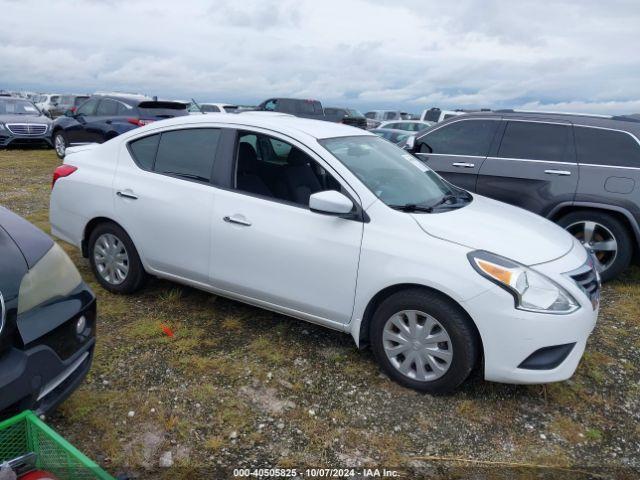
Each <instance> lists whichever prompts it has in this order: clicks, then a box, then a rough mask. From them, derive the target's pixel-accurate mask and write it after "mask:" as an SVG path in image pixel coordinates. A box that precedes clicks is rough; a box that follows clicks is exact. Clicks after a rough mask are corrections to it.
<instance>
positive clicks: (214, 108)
mask: <svg viewBox="0 0 640 480" xmlns="http://www.w3.org/2000/svg"><path fill="white" fill-rule="evenodd" d="M188 110H189V113H190V114H191V115H198V114H202V113H237V112H238V106H237V105H231V104H230V103H198V104H196V103H191V104H190V105H189V108H188Z"/></svg>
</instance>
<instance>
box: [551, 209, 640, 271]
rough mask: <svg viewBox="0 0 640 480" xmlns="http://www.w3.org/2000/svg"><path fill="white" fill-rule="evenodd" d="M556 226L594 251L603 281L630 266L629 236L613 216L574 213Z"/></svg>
mask: <svg viewBox="0 0 640 480" xmlns="http://www.w3.org/2000/svg"><path fill="white" fill-rule="evenodd" d="M558 224H559V225H560V226H562V227H563V228H565V229H566V230H567V231H568V232H569V233H571V234H572V235H573V236H574V237H576V238H577V239H578V240H580V242H582V244H583V245H584V246H585V247H586V248H588V249H590V250H592V251H593V254H594V257H595V260H596V267H597V268H598V271H599V272H600V276H601V277H602V281H608V280H611V279H613V278H615V277H616V276H618V275H619V274H620V273H622V271H623V270H624V269H625V268H627V267H628V266H629V264H630V263H631V257H632V255H633V247H632V243H631V236H630V235H629V232H628V231H627V229H626V228H625V226H624V225H623V224H622V223H621V222H620V221H619V220H618V219H617V218H615V217H613V216H612V215H608V214H606V213H603V212H595V211H594V212H590V211H577V212H571V213H569V214H568V215H565V216H564V217H562V218H561V219H560V220H558Z"/></svg>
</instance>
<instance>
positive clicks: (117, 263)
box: [89, 223, 147, 293]
mask: <svg viewBox="0 0 640 480" xmlns="http://www.w3.org/2000/svg"><path fill="white" fill-rule="evenodd" d="M89 263H90V264H91V269H92V270H93V274H94V275H95V276H96V279H97V280H98V282H100V285H102V286H103V287H104V288H105V289H106V290H108V291H110V292H113V293H133V292H135V291H136V290H139V289H140V288H141V287H142V285H144V282H145V281H146V279H147V273H146V272H145V271H144V267H143V266H142V262H141V261H140V257H139V255H138V251H137V250H136V247H135V246H134V245H133V242H132V241H131V238H129V235H127V233H126V232H125V231H124V230H123V229H122V228H121V227H120V226H118V225H116V224H115V223H103V224H100V225H98V226H97V227H96V228H95V229H94V230H93V231H92V232H91V235H90V236H89Z"/></svg>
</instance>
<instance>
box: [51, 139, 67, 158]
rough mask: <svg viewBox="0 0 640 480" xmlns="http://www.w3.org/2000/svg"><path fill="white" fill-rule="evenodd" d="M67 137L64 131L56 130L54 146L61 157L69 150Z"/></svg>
mask: <svg viewBox="0 0 640 480" xmlns="http://www.w3.org/2000/svg"><path fill="white" fill-rule="evenodd" d="M67 145H68V143H67V137H66V136H65V135H64V133H63V132H56V133H55V134H54V135H53V148H55V149H56V155H58V158H59V159H63V158H64V156H65V154H66V152H67Z"/></svg>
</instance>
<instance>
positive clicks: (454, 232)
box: [411, 194, 573, 265]
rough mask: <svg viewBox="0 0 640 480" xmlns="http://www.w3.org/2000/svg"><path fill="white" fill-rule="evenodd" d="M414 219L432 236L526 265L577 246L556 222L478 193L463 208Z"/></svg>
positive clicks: (550, 259)
mask: <svg viewBox="0 0 640 480" xmlns="http://www.w3.org/2000/svg"><path fill="white" fill-rule="evenodd" d="M411 216H412V217H413V218H414V219H415V221H416V222H417V223H418V225H420V227H421V228H422V230H424V231H425V232H426V233H428V234H429V235H432V236H434V237H437V238H440V239H442V240H447V241H449V242H454V243H457V244H460V245H463V246H466V247H468V248H471V249H474V250H486V251H489V252H492V253H495V254H497V255H502V256H503V257H507V258H510V259H512V260H515V261H517V262H520V263H522V264H524V265H535V264H538V263H545V262H549V261H552V260H555V259H557V258H560V257H562V256H564V255H566V254H567V253H568V252H569V251H570V250H571V248H572V247H573V237H572V236H571V235H570V234H569V233H567V232H566V231H564V230H563V229H562V228H560V227H558V226H557V225H556V224H555V223H552V222H550V221H549V220H547V219H545V218H543V217H540V216H538V215H535V214H533V213H531V212H528V211H526V210H523V209H521V208H518V207H514V206H511V205H507V204H506V203H502V202H498V201H496V200H492V199H490V198H487V197H483V196H481V195H476V194H473V201H472V202H471V203H470V204H468V205H467V206H465V207H463V208H459V209H457V210H447V211H443V212H442V213H431V214H424V213H414V214H411Z"/></svg>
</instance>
